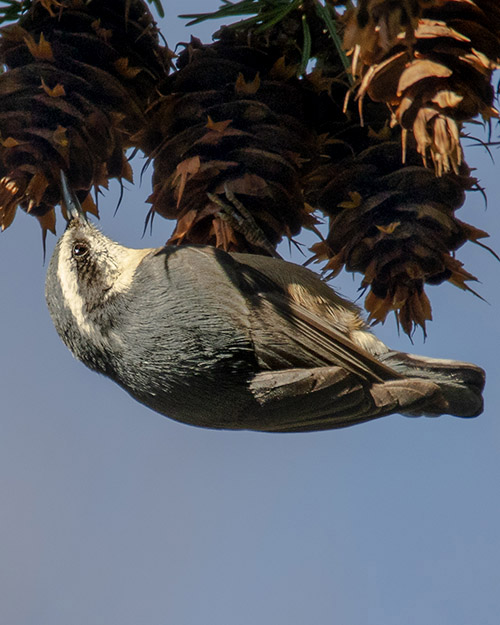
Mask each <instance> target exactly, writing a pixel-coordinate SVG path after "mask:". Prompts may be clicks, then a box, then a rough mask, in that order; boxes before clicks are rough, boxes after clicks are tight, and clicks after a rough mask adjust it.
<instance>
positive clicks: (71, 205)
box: [61, 169, 88, 223]
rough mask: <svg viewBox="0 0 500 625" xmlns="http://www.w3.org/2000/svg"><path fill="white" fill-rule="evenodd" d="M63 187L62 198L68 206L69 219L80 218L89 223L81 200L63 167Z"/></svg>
mask: <svg viewBox="0 0 500 625" xmlns="http://www.w3.org/2000/svg"><path fill="white" fill-rule="evenodd" d="M61 189H62V200H63V202H64V205H65V207H66V213H67V215H68V221H73V220H74V219H78V220H79V221H84V222H86V223H88V219H87V215H86V214H85V211H84V210H83V208H82V205H81V204H80V200H79V199H78V198H77V196H76V193H75V192H74V191H73V190H72V189H70V187H69V184H68V179H67V178H66V174H65V173H64V172H63V170H62V169H61Z"/></svg>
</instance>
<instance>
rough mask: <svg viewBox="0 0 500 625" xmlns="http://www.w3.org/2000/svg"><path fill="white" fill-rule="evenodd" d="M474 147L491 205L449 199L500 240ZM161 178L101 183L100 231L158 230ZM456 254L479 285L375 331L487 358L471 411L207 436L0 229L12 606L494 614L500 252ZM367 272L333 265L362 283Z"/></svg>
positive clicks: (177, 30)
mask: <svg viewBox="0 0 500 625" xmlns="http://www.w3.org/2000/svg"><path fill="white" fill-rule="evenodd" d="M163 4H164V6H165V10H166V13H167V16H166V18H165V20H162V21H160V25H161V29H162V32H163V34H164V35H165V37H166V38H167V40H168V41H169V43H170V46H173V45H174V43H175V42H177V41H186V40H187V39H188V36H189V33H194V34H196V35H197V36H199V37H201V38H202V39H203V40H204V41H209V40H210V33H211V32H212V29H213V27H214V24H213V23H209V24H207V25H205V26H203V27H201V28H196V29H193V28H190V29H189V30H188V29H186V28H185V27H184V25H183V23H182V22H181V21H180V20H178V19H177V18H176V15H177V14H179V13H183V12H195V11H196V10H201V9H203V10H210V9H212V8H216V7H217V6H218V2H216V1H215V0H211V1H210V2H200V1H196V0H189V1H188V0H185V1H184V2H180V1H172V0H168V1H165V2H164V3H163ZM475 132H476V133H477V132H479V131H478V130H477V129H475ZM494 133H495V135H496V136H498V134H499V128H498V126H494ZM466 154H467V160H468V162H469V164H470V165H472V166H474V167H476V168H477V172H476V173H477V175H478V176H479V178H480V180H481V183H482V184H483V186H484V187H485V189H486V193H487V196H488V203H487V206H486V205H485V202H484V200H483V198H482V197H481V195H480V194H479V193H474V194H470V195H469V197H468V200H467V203H466V206H465V207H464V208H463V209H462V210H461V211H460V213H459V215H458V216H459V218H461V219H462V220H464V221H468V222H470V223H472V224H474V225H475V226H476V227H478V228H481V229H483V230H487V231H489V232H490V233H491V235H492V236H491V238H490V239H489V241H488V244H489V245H491V246H492V247H493V248H494V249H496V250H497V252H498V251H500V205H499V199H498V198H499V197H500V176H499V171H500V169H499V168H500V154H499V153H498V152H496V153H495V152H493V156H494V159H495V161H496V162H492V160H491V159H490V157H489V156H488V154H487V153H486V152H485V150H484V149H482V148H479V147H477V146H471V147H469V148H467V151H466ZM141 164H142V163H141V162H139V167H140V165H141ZM149 184H150V182H149V181H148V180H147V178H145V180H144V181H143V184H142V186H140V185H139V184H137V185H136V186H134V187H129V190H128V191H127V192H126V194H125V199H124V202H123V205H122V206H121V207H120V209H119V211H118V213H117V215H116V216H113V212H114V207H115V206H116V200H117V197H118V185H117V184H116V183H113V184H112V185H111V190H110V192H109V193H108V194H107V195H106V200H105V202H104V203H102V205H101V215H102V218H101V221H100V225H101V228H102V229H103V231H104V232H105V233H106V234H107V235H108V236H110V237H112V238H113V239H115V240H118V241H119V242H121V243H123V244H125V245H129V246H132V247H151V246H155V245H162V244H163V243H164V241H165V240H166V239H167V238H168V233H169V232H170V228H171V225H170V224H169V223H168V222H166V221H164V220H162V219H161V218H157V219H156V220H155V224H154V229H153V234H152V235H149V234H147V235H146V236H145V237H144V238H142V232H143V224H144V218H145V215H146V210H147V208H146V206H145V203H144V202H145V198H146V197H147V195H148V194H149V191H150V187H149ZM59 226H60V228H61V227H62V223H61V222H60V224H59ZM300 240H303V241H305V242H307V237H302V238H301V239H300ZM54 244H55V237H52V236H50V237H49V239H48V253H49V254H50V253H51V251H52V248H53V246H54ZM283 253H284V254H287V248H286V247H285V248H284V250H283ZM458 258H459V259H460V260H461V261H463V262H464V263H465V266H466V268H467V269H468V270H469V271H471V272H472V273H474V274H475V275H477V276H479V277H480V280H481V283H480V284H478V285H476V287H475V288H476V290H477V291H478V292H479V293H480V294H481V295H482V296H483V297H484V299H485V300H487V301H486V302H485V301H482V300H480V299H478V298H476V297H474V296H472V295H471V294H469V293H465V292H463V291H460V290H459V289H457V288H455V287H452V286H451V285H441V286H439V287H431V288H430V289H429V295H430V297H431V300H432V306H433V313H434V321H433V322H432V323H431V324H430V326H429V328H428V338H427V340H426V341H424V340H423V339H422V337H421V335H420V334H419V333H418V332H417V334H416V335H415V337H414V343H413V344H411V342H410V341H409V339H408V338H407V337H406V336H398V333H397V329H396V326H395V323H394V321H393V319H388V321H387V322H386V324H385V325H384V326H377V328H376V333H377V335H378V336H379V337H380V338H382V339H383V340H384V341H386V342H388V343H390V345H391V346H392V347H393V348H397V349H400V350H403V351H414V352H416V353H421V354H426V355H429V356H438V357H448V358H457V359H460V360H468V361H471V362H475V363H477V364H479V365H481V366H482V367H484V368H485V369H486V372H487V387H486V391H485V410H484V413H483V414H482V415H481V416H479V417H478V418H476V419H470V420H467V419H457V418H453V417H450V416H444V417H440V418H434V419H427V418H419V419H410V418H405V417H402V416H399V415H394V416H390V417H386V418H383V419H379V420H376V421H372V422H370V423H366V424H363V425H357V426H354V427H351V428H347V429H343V430H336V431H335V430H333V431H328V432H318V433H307V434H280V435H276V434H274V435H272V434H262V433H255V432H223V431H211V430H203V429H199V428H194V427H189V426H186V425H182V424H179V423H176V422H174V421H172V420H170V419H168V418H165V417H162V416H160V415H158V414H156V413H154V412H152V411H150V410H148V409H147V408H145V407H143V406H142V405H140V404H138V403H137V402H135V401H134V400H132V399H131V398H130V397H129V396H128V395H127V394H126V393H125V392H124V391H123V390H121V389H120V388H119V387H118V386H116V385H114V384H113V383H112V382H110V381H109V380H107V379H105V378H104V377H101V376H98V375H97V374H94V373H92V372H91V371H89V370H87V369H86V368H85V367H84V366H83V365H82V364H80V363H78V362H77V361H76V360H74V359H73V357H72V356H71V354H70V353H69V351H68V350H67V349H66V347H65V346H64V345H63V343H62V342H61V341H60V339H59V338H58V336H57V334H56V332H55V330H54V328H53V326H52V323H51V321H50V318H49V315H48V312H47V309H46V306H45V301H44V295H43V291H44V279H45V271H46V265H47V263H45V265H44V263H43V255H42V246H41V238H40V230H39V226H38V223H37V222H36V220H35V219H33V218H30V217H28V216H27V215H25V214H24V213H22V212H19V214H18V216H17V218H16V220H15V222H14V224H13V226H12V227H11V228H10V229H8V230H7V231H5V232H4V233H3V234H2V235H1V236H0V267H1V270H0V294H1V307H0V331H1V343H0V392H1V399H0V622H1V623H5V624H6V625H7V624H8V625H68V624H70V625H111V624H114V623H117V624H118V623H119V624H120V625H138V624H141V625H165V624H168V625H171V624H175V625H212V624H213V625H223V624H224V625H225V624H230V625H255V624H256V623H262V624H265V625H267V624H272V625H304V624H306V623H307V624H308V625H309V624H310V625H331V624H332V623H336V624H337V623H338V624H339V625H422V624H430V625H433V624H439V625H448V624H449V625H471V624H472V623H474V624H477V625H497V624H498V615H499V614H500V566H499V562H500V538H499V528H500V415H499V414H498V413H499V408H498V406H499V404H500V375H499V372H500V367H499V364H498V356H499V352H500V340H499V329H498V321H497V319H498V316H499V310H500V290H499V288H498V285H499V282H500V263H499V262H498V261H496V260H495V259H494V258H493V257H492V256H491V255H490V254H488V253H487V252H486V251H484V250H483V249H481V248H479V247H478V246H475V245H473V244H469V245H466V246H464V247H463V248H462V249H461V250H460V251H459V253H458ZM291 259H292V260H296V261H297V262H300V259H299V258H296V257H291ZM358 284H359V279H358V277H355V278H354V280H353V278H352V276H351V275H341V276H339V277H338V278H337V279H336V280H335V282H334V286H335V288H336V289H338V290H339V291H340V292H341V293H342V294H344V295H346V296H348V297H351V298H352V297H356V295H357V293H356V289H357V286H358Z"/></svg>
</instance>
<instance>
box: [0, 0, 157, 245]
mask: <svg viewBox="0 0 500 625" xmlns="http://www.w3.org/2000/svg"><path fill="white" fill-rule="evenodd" d="M0 61H1V62H2V63H4V64H5V65H6V66H7V68H8V70H7V71H6V72H5V73H4V74H2V75H1V76H0V94H1V95H0V133H1V134H0V138H1V144H0V227H1V228H2V229H5V228H7V227H8V226H9V225H10V224H11V222H12V220H13V219H14V216H15V211H16V208H17V205H18V204H19V205H21V206H22V207H23V208H24V209H25V210H27V211H28V212H29V213H31V214H33V215H35V216H36V217H37V218H38V219H39V220H40V222H41V225H42V228H43V231H44V234H45V233H46V231H47V230H53V229H54V225H55V213H54V209H53V207H54V205H55V204H57V203H59V200H60V191H59V171H60V169H64V170H66V171H68V175H69V178H70V182H71V184H72V186H73V188H75V189H76V190H77V191H78V193H79V195H80V197H81V199H82V200H85V201H84V208H85V209H86V210H89V211H95V210H96V208H95V205H94V202H93V200H92V198H91V195H90V194H89V191H90V190H91V188H92V187H94V188H95V189H96V190H97V188H98V187H99V186H100V185H102V186H107V182H108V179H109V178H113V177H115V178H119V179H121V178H125V179H131V175H132V174H131V169H130V166H129V164H128V161H127V159H126V157H125V150H126V149H127V148H128V147H130V146H131V145H133V144H132V142H131V139H130V137H131V135H133V134H134V133H136V132H137V131H138V130H139V129H140V128H141V127H142V126H143V125H144V111H145V109H146V107H147V106H148V105H149V103H150V100H151V99H152V97H153V93H154V89H155V86H156V83H157V81H158V79H159V78H163V77H164V76H165V75H166V73H167V71H168V63H169V60H168V54H167V52H166V51H165V49H163V48H161V47H160V46H159V43H158V32H157V29H156V26H155V24H154V22H153V19H152V16H151V14H150V12H149V9H148V8H147V5H146V4H145V3H144V2H142V1H141V0H107V1H106V2H102V1H99V0H95V1H92V0H91V1H90V2H83V1H82V0H62V1H57V2H56V1H50V0H49V1H47V0H43V1H42V0H33V3H32V5H31V8H30V9H29V11H28V12H27V13H26V14H25V15H23V17H22V18H21V19H20V20H19V22H18V23H16V24H13V25H9V26H6V27H4V28H2V29H1V39H0ZM155 97H156V95H155Z"/></svg>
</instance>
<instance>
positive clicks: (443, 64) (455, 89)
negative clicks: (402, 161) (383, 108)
mask: <svg viewBox="0 0 500 625" xmlns="http://www.w3.org/2000/svg"><path fill="white" fill-rule="evenodd" d="M346 20H347V23H346V31H345V45H346V47H347V48H350V49H351V52H352V55H353V72H354V73H355V74H356V75H358V76H359V77H360V84H359V86H358V88H357V98H358V99H359V100H360V103H361V102H362V101H363V98H364V97H365V96H366V95H368V96H370V98H371V99H372V100H375V101H378V102H385V103H387V104H388V105H389V106H390V108H391V111H392V117H393V123H399V124H400V125H401V126H402V127H403V129H404V130H403V143H404V144H406V133H407V131H411V132H412V133H413V135H414V137H415V140H416V144H417V150H418V152H419V153H420V154H421V156H422V158H423V161H424V163H427V161H428V159H429V157H430V158H431V159H432V162H433V164H434V168H435V171H436V173H437V175H439V176H440V175H442V174H444V173H446V172H448V171H454V172H455V173H458V172H459V170H460V164H461V162H462V148H461V145H460V129H461V123H462V122H464V121H467V120H470V119H472V118H474V117H476V116H477V115H481V116H482V117H483V118H484V119H485V120H489V119H490V118H491V117H496V116H498V113H497V111H496V110H495V109H494V108H493V106H492V105H493V97H494V93H493V88H492V86H491V77H492V73H493V71H494V70H495V69H496V68H498V67H499V61H500V4H499V3H498V2H497V0H406V1H404V2H403V1H399V0H398V1H397V2H396V1H394V0H362V1H360V2H358V3H357V7H356V8H354V9H351V10H350V11H348V13H347V18H346Z"/></svg>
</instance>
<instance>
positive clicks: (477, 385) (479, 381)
mask: <svg viewBox="0 0 500 625" xmlns="http://www.w3.org/2000/svg"><path fill="white" fill-rule="evenodd" d="M379 359H380V360H381V361H382V362H383V363H384V364H386V365H389V366H390V367H392V368H393V369H394V370H395V371H397V372H398V373H401V374H402V375H404V376H405V377H408V378H413V379H415V378H417V379H422V380H427V381H428V382H432V383H433V384H435V385H436V387H437V388H436V392H434V393H432V394H431V395H430V396H428V400H427V401H423V402H416V404H415V405H412V403H411V402H409V403H408V404H407V408H406V409H403V410H402V411H403V412H404V414H407V415H411V416H419V415H440V414H450V415H454V416H456V417H476V416H477V415H479V414H481V412H482V411H483V397H482V391H483V388H484V382H485V374H484V371H483V369H481V367H478V366H476V365H473V364H471V363H469V362H460V361H457V360H445V359H441V358H429V357H426V356H416V355H415V354H405V353H404V352H396V351H388V352H386V353H385V354H382V355H380V356H379ZM408 382H410V380H408ZM399 384H401V385H404V381H403V380H401V381H399Z"/></svg>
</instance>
